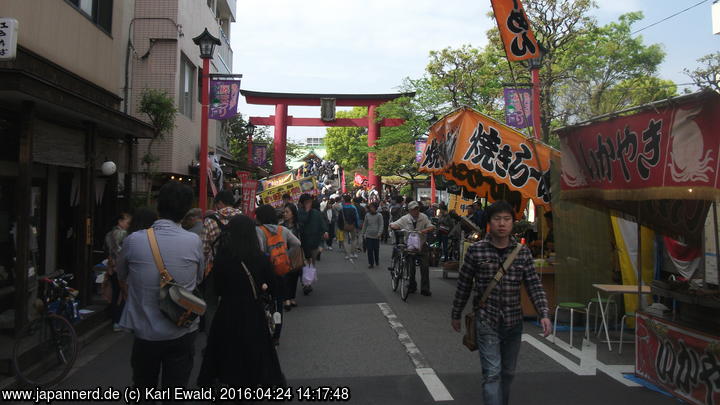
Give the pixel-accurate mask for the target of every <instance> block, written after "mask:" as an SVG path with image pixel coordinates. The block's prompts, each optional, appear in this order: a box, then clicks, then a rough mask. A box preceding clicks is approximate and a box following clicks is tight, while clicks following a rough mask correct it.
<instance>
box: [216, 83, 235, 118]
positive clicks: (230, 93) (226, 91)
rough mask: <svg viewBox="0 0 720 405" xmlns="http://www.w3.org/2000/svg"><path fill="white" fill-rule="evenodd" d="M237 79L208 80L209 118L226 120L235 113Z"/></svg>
mask: <svg viewBox="0 0 720 405" xmlns="http://www.w3.org/2000/svg"><path fill="white" fill-rule="evenodd" d="M239 95H240V81H239V80H210V108H209V110H210V111H209V118H210V119H211V120H226V119H229V118H232V117H234V116H236V115H237V107H238V96H239Z"/></svg>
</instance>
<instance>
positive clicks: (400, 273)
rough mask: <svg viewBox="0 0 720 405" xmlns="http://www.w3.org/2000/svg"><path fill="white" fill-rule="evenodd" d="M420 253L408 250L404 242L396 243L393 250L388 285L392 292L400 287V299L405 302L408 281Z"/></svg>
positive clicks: (408, 285) (408, 287)
mask: <svg viewBox="0 0 720 405" xmlns="http://www.w3.org/2000/svg"><path fill="white" fill-rule="evenodd" d="M398 233H406V234H410V233H417V232H414V231H413V232H408V231H398ZM419 254H420V251H418V250H412V249H408V247H407V245H406V244H405V243H404V242H398V243H397V245H396V246H395V248H394V249H393V258H392V260H393V265H392V267H391V268H390V269H389V270H390V284H391V287H392V290H393V291H397V289H398V287H400V298H401V299H402V300H403V301H407V298H408V295H409V294H410V279H411V275H412V274H413V273H414V271H415V266H416V265H417V262H418V260H420V257H419Z"/></svg>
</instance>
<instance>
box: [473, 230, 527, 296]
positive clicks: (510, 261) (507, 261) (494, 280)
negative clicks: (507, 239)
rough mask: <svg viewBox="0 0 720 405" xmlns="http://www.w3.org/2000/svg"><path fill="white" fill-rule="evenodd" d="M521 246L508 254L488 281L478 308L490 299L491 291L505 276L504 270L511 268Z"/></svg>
mask: <svg viewBox="0 0 720 405" xmlns="http://www.w3.org/2000/svg"><path fill="white" fill-rule="evenodd" d="M522 247H523V245H522V243H518V244H517V245H516V246H515V249H513V250H512V252H510V254H509V255H508V257H507V258H506V259H505V262H504V263H502V264H501V265H500V269H499V270H498V272H497V273H495V277H493V278H492V279H491V280H490V283H489V284H488V286H487V288H485V292H483V295H482V297H480V301H478V308H479V307H482V306H483V305H485V301H487V299H488V298H490V293H492V290H494V289H495V286H497V285H498V283H499V282H500V280H502V278H503V277H504V276H505V272H506V269H509V268H510V266H512V264H513V262H514V261H515V258H516V257H517V255H518V253H519V252H520V249H522Z"/></svg>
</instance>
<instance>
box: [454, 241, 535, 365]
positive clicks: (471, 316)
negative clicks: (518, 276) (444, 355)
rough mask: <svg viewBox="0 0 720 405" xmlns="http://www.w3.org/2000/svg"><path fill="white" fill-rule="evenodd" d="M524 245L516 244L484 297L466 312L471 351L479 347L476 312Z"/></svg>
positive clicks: (466, 341) (466, 338) (465, 342)
mask: <svg viewBox="0 0 720 405" xmlns="http://www.w3.org/2000/svg"><path fill="white" fill-rule="evenodd" d="M522 247H523V245H522V243H518V244H517V246H515V249H513V250H512V252H510V254H509V255H508V257H507V258H506V259H505V263H503V264H501V265H500V269H499V270H498V271H497V273H495V277H493V278H492V279H490V283H489V284H488V286H487V288H485V292H483V295H482V297H480V299H479V300H477V304H476V305H474V306H473V310H472V312H469V313H467V314H465V335H463V340H462V342H463V345H464V346H465V347H467V348H468V350H470V351H471V352H474V351H475V350H477V349H478V347H477V322H476V321H475V319H476V316H477V315H476V313H477V311H478V310H479V309H480V308H481V307H482V306H484V305H485V301H487V299H488V298H489V297H490V293H492V290H494V289H495V286H497V284H498V283H499V282H500V280H502V278H503V277H504V276H505V269H507V268H510V266H511V265H512V263H513V262H514V261H515V258H516V257H517V255H518V253H519V252H520V249H522Z"/></svg>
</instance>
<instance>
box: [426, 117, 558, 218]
mask: <svg viewBox="0 0 720 405" xmlns="http://www.w3.org/2000/svg"><path fill="white" fill-rule="evenodd" d="M556 153H558V152H557V151H555V150H554V149H552V148H551V147H549V146H547V145H545V144H543V143H541V142H539V141H536V140H535V139H530V138H526V137H525V136H524V135H522V134H521V133H519V132H517V131H516V130H514V129H513V128H510V127H508V126H506V125H504V124H502V123H500V122H498V121H495V120H493V119H492V118H490V117H488V116H486V115H484V114H481V113H479V112H477V111H475V110H472V109H470V108H461V109H458V110H456V111H454V112H452V113H450V114H449V115H447V116H446V117H445V118H443V119H442V120H440V121H438V122H437V123H435V124H434V125H433V126H432V127H431V128H430V135H429V137H428V145H427V146H426V148H425V153H424V154H423V160H422V163H421V164H420V171H421V172H425V173H432V174H436V175H439V174H442V175H443V176H444V178H445V179H446V180H447V181H449V182H452V183H454V184H455V185H457V186H460V187H462V188H463V189H464V190H465V191H466V192H471V193H475V194H477V195H481V196H487V198H488V199H489V201H497V200H506V201H508V202H510V203H511V204H512V205H513V207H514V208H515V210H516V212H517V213H520V212H522V210H523V209H524V208H525V206H526V205H527V200H528V199H532V200H533V202H534V203H535V205H538V206H549V204H550V157H551V155H552V154H556Z"/></svg>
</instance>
